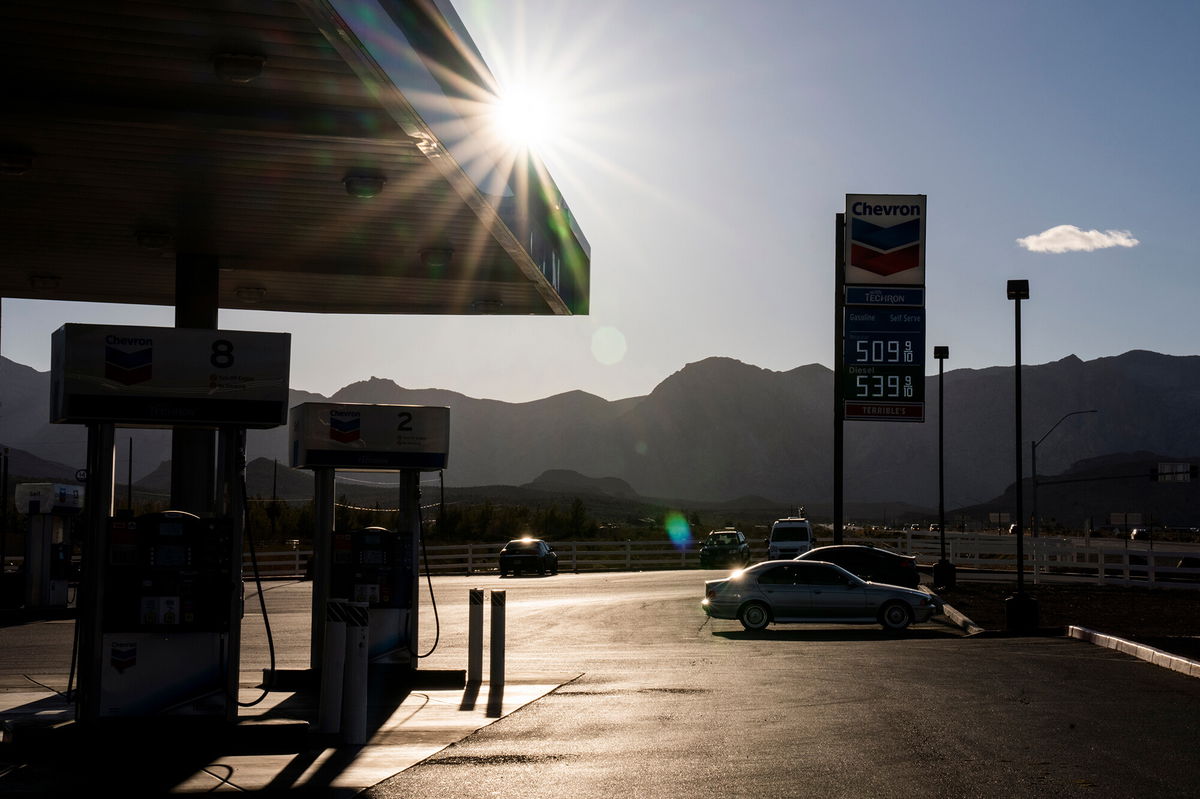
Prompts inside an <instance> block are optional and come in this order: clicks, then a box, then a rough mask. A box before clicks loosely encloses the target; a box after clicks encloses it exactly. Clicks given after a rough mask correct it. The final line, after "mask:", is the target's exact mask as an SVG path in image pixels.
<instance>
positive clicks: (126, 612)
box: [50, 324, 291, 724]
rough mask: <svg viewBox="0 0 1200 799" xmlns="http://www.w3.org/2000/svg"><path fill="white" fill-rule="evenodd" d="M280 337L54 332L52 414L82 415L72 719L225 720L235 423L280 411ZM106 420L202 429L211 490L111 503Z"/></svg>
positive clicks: (236, 602) (233, 584)
mask: <svg viewBox="0 0 1200 799" xmlns="http://www.w3.org/2000/svg"><path fill="white" fill-rule="evenodd" d="M290 346H291V345H290V336H289V335H287V334H284V333H253V332H246V331H229V330H208V329H198V328H197V329H192V328H153V327H123V326H122V327H118V326H110V325H75V324H69V325H64V326H63V327H61V328H59V330H57V331H56V332H55V333H54V335H53V337H52V340H51V392H50V418H51V421H52V422H56V423H68V424H86V425H87V426H88V454H87V473H88V485H89V496H88V502H87V505H86V506H85V508H84V516H85V519H86V523H85V527H84V532H85V539H84V550H83V565H84V573H83V579H82V580H81V582H80V589H79V602H78V606H79V621H78V630H77V632H78V639H79V646H78V651H79V691H78V692H77V694H76V700H77V704H76V715H77V718H78V720H80V721H81V722H84V723H86V724H97V723H99V722H101V721H105V720H111V719H131V718H143V717H158V718H161V717H181V718H183V717H186V718H205V719H212V720H219V721H234V720H236V718H237V707H238V685H239V676H240V674H239V672H240V651H241V647H240V645H241V639H240V632H241V623H240V617H241V601H242V582H241V562H242V543H243V535H244V532H245V529H244V528H245V508H246V497H245V486H244V476H245V436H246V429H247V428H269V427H276V426H278V425H280V424H283V423H284V422H285V421H286V419H287V397H288V360H289V356H290ZM117 425H121V426H124V427H168V428H173V429H175V430H176V431H179V430H181V429H187V430H189V431H196V435H197V437H203V436H211V435H212V433H213V432H214V431H215V434H216V435H215V438H216V445H217V457H216V459H215V460H216V463H215V472H216V474H211V473H210V474H203V472H204V471H205V470H204V469H201V470H200V471H201V472H202V473H201V474H200V478H202V479H201V481H200V482H201V483H203V484H210V485H212V486H215V490H209V489H207V488H206V489H203V490H200V491H188V492H186V493H187V495H188V496H187V497H186V498H185V502H189V501H190V502H193V503H195V505H196V507H184V508H180V509H177V510H172V511H166V512H163V513H157V514H150V515H145V516H139V517H136V518H132V517H128V516H126V517H120V516H115V515H114V513H113V487H114V475H113V453H114V428H115V427H116V426H117ZM209 441H210V443H211V442H212V439H211V438H210V439H209ZM172 454H173V456H174V457H176V458H179V456H180V453H179V452H173V453H172ZM182 465H183V464H177V466H180V467H182ZM210 481H211V482H210ZM173 490H174V489H173ZM173 499H175V498H174V497H173Z"/></svg>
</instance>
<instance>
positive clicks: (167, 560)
mask: <svg viewBox="0 0 1200 799" xmlns="http://www.w3.org/2000/svg"><path fill="white" fill-rule="evenodd" d="M187 550H188V548H187V547H185V546H178V545H175V544H160V545H158V546H156V547H155V548H154V565H155V566H186V565H188V557H187Z"/></svg>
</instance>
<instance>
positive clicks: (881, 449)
mask: <svg viewBox="0 0 1200 799" xmlns="http://www.w3.org/2000/svg"><path fill="white" fill-rule="evenodd" d="M937 380H938V379H937V377H936V376H931V377H929V378H927V382H926V386H925V396H926V421H925V423H898V422H848V423H845V424H846V426H845V448H846V449H845V472H844V474H845V493H844V496H845V499H846V501H847V502H848V503H866V502H873V503H889V502H896V503H907V504H910V505H920V506H925V507H936V505H937V500H938V482H937V475H938V404H939V403H938V384H937ZM1022 384H1023V397H1024V401H1023V416H1024V427H1023V435H1022V457H1023V459H1024V460H1025V462H1026V465H1025V472H1026V473H1027V474H1028V473H1029V466H1028V461H1029V458H1030V452H1031V449H1032V447H1031V445H1032V443H1033V442H1034V441H1037V440H1039V439H1042V443H1041V444H1040V445H1039V447H1038V451H1037V465H1038V473H1039V474H1040V475H1054V474H1057V473H1060V472H1063V471H1064V470H1066V469H1068V468H1070V467H1071V466H1072V465H1073V464H1075V463H1076V462H1079V461H1085V460H1088V459H1095V458H1100V457H1102V456H1109V455H1113V454H1118V453H1133V452H1142V453H1174V456H1175V457H1181V458H1186V457H1188V456H1191V455H1192V454H1193V453H1200V425H1197V424H1196V422H1195V420H1196V419H1197V418H1200V357H1197V356H1171V355H1161V354H1157V353H1153V352H1146V351H1131V352H1127V353H1125V354H1123V355H1119V356H1114V357H1105V358H1097V359H1095V360H1091V361H1086V362H1085V361H1082V360H1080V359H1079V358H1077V357H1074V356H1069V357H1067V358H1064V359H1062V360H1060V361H1055V362H1052V363H1046V364H1040V365H1032V366H1024V367H1022ZM944 385H945V470H946V502H947V505H948V506H952V507H958V506H968V505H974V504H978V503H983V502H986V501H989V500H991V499H993V498H995V497H997V496H999V495H1001V494H1002V493H1003V492H1004V491H1005V490H1006V489H1007V488H1008V487H1010V486H1011V485H1012V484H1013V482H1014V481H1013V475H1014V469H1015V455H1014V446H1015V432H1014V426H1013V425H1014V421H1013V420H1014V413H1013V409H1014V375H1013V368H1012V367H991V368H987V369H957V370H951V371H948V372H946V373H945V375H944ZM832 395H833V373H832V372H831V370H829V369H827V368H826V367H824V366H821V365H819V364H810V365H806V366H800V367H797V368H795V369H792V370H789V371H784V372H777V371H771V370H768V369H762V368H759V367H756V366H753V365H749V364H745V363H742V362H740V361H736V360H733V359H730V358H720V357H714V358H708V359H705V360H703V361H699V362H697V363H692V364H688V365H687V366H685V367H684V368H682V369H680V370H679V371H678V372H676V373H675V374H672V375H670V376H669V377H667V378H666V379H665V380H663V381H662V382H661V383H660V384H659V385H658V386H656V387H655V388H654V390H653V391H651V392H650V393H649V394H647V395H645V396H641V397H631V398H628V399H622V400H615V401H610V400H605V399H602V398H600V397H597V396H594V395H591V394H588V393H585V392H582V391H572V392H567V393H565V394H559V395H556V396H553V397H547V398H545V399H541V400H537V401H533V402H524V403H509V402H501V401H498V400H490V399H476V398H472V397H468V396H465V395H463V394H459V393H456V392H452V391H446V390H441V389H410V388H404V387H401V386H399V385H397V384H396V383H394V382H392V381H390V380H385V379H382V378H378V377H372V378H370V379H367V380H363V381H360V382H357V383H353V384H351V385H348V386H346V387H344V388H342V389H341V390H339V391H338V392H336V393H335V394H333V396H331V397H324V396H321V395H319V394H314V393H311V392H304V391H297V390H293V391H292V392H291V403H292V404H293V405H295V404H299V403H301V402H309V401H314V402H321V401H333V402H343V401H344V402H369V403H398V404H415V405H445V406H449V408H450V413H451V423H450V427H451V447H450V466H449V468H448V469H447V470H446V472H445V475H444V477H445V482H446V485H448V486H459V487H461V486H482V485H509V486H518V485H522V484H525V483H529V482H531V481H533V480H535V479H537V478H539V476H541V475H542V474H543V473H544V472H547V471H552V470H559V471H560V472H563V473H566V472H576V473H578V474H580V475H587V476H589V477H594V478H619V479H620V480H622V481H624V482H625V484H627V485H628V486H629V487H630V489H631V490H632V491H634V492H636V493H637V494H638V495H641V496H647V497H673V498H678V499H690V500H697V501H701V500H707V501H716V500H725V499H732V498H736V497H742V496H750V495H754V496H759V497H764V498H766V499H768V500H770V501H774V502H777V503H780V504H782V505H784V506H785V507H786V506H792V507H794V506H797V505H809V506H813V505H817V504H826V503H828V502H829V501H830V498H831V497H832V493H833V475H832V447H833V426H834V420H833V397H832ZM48 397H49V374H48V373H47V372H39V371H37V370H34V369H32V368H30V367H28V366H24V365H21V364H18V363H15V362H13V361H11V360H8V359H6V358H0V443H2V444H3V445H5V446H9V447H13V448H15V449H19V450H22V451H23V452H25V453H29V454H31V455H32V456H35V457H37V458H41V459H44V460H45V461H52V462H57V463H60V464H63V465H64V466H65V467H67V468H71V469H73V468H78V467H80V466H82V465H83V461H84V456H85V448H86V442H85V431H84V428H83V427H82V426H78V425H53V424H49V423H48V422H47V418H48V410H47V408H48ZM1080 410H1095V411H1097V412H1096V413H1087V414H1079V415H1077V416H1073V417H1071V418H1063V417H1064V416H1066V415H1067V414H1071V413H1072V412H1074V411H1080ZM1060 422H1061V424H1060ZM1056 425H1057V426H1056ZM1050 433H1053V435H1050ZM1043 437H1044V438H1043ZM117 441H118V456H117V473H118V475H119V477H120V478H122V480H123V479H124V478H125V475H126V473H127V470H129V457H128V449H129V447H130V443H132V449H133V459H132V470H131V471H132V475H133V479H134V480H135V481H139V480H142V479H144V478H146V477H147V476H149V475H150V474H151V473H152V472H154V471H155V470H158V469H161V468H162V467H163V463H164V461H166V460H168V459H169V457H170V436H169V434H168V433H167V432H165V431H158V430H127V429H124V428H122V429H120V430H118V437H117ZM247 447H248V451H247V455H248V458H249V459H255V458H266V459H278V460H279V462H280V464H281V465H283V464H286V463H287V453H288V431H287V428H286V427H280V428H276V429H273V430H265V431H251V432H250V434H249V436H248V445H247ZM12 471H13V473H14V474H20V472H19V471H18V470H17V469H16V467H15V465H14V466H13V468H12Z"/></svg>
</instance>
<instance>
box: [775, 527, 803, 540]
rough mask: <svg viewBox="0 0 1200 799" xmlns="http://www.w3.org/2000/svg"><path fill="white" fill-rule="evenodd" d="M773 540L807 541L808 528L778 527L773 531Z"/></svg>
mask: <svg viewBox="0 0 1200 799" xmlns="http://www.w3.org/2000/svg"><path fill="white" fill-rule="evenodd" d="M771 540H772V541H807V540H808V529H807V528H805V527H776V528H775V529H774V530H772V531H771Z"/></svg>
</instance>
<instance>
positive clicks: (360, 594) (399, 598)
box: [329, 527, 418, 660]
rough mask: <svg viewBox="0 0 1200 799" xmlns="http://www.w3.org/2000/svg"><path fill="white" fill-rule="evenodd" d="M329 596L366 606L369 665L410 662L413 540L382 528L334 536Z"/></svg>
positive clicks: (414, 567)
mask: <svg viewBox="0 0 1200 799" xmlns="http://www.w3.org/2000/svg"><path fill="white" fill-rule="evenodd" d="M330 572H331V577H330V582H329V586H330V592H331V596H335V597H346V598H348V599H349V600H350V601H352V602H365V603H366V604H367V625H368V628H369V629H368V641H369V645H368V651H367V656H368V657H369V658H371V659H379V658H380V657H382V656H386V655H393V656H398V657H400V658H402V659H404V660H409V659H410V658H411V651H410V650H411V649H412V648H415V644H416V642H415V641H410V640H409V635H408V631H409V619H410V617H411V616H412V614H413V608H414V607H415V604H416V590H415V589H416V585H417V576H418V575H417V553H416V551H415V548H414V546H413V541H412V538H411V536H403V535H400V534H399V533H398V532H396V531H394V530H388V529H385V528H383V527H366V528H363V529H361V530H349V531H347V532H334V534H333V562H332V563H331V564H330Z"/></svg>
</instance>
